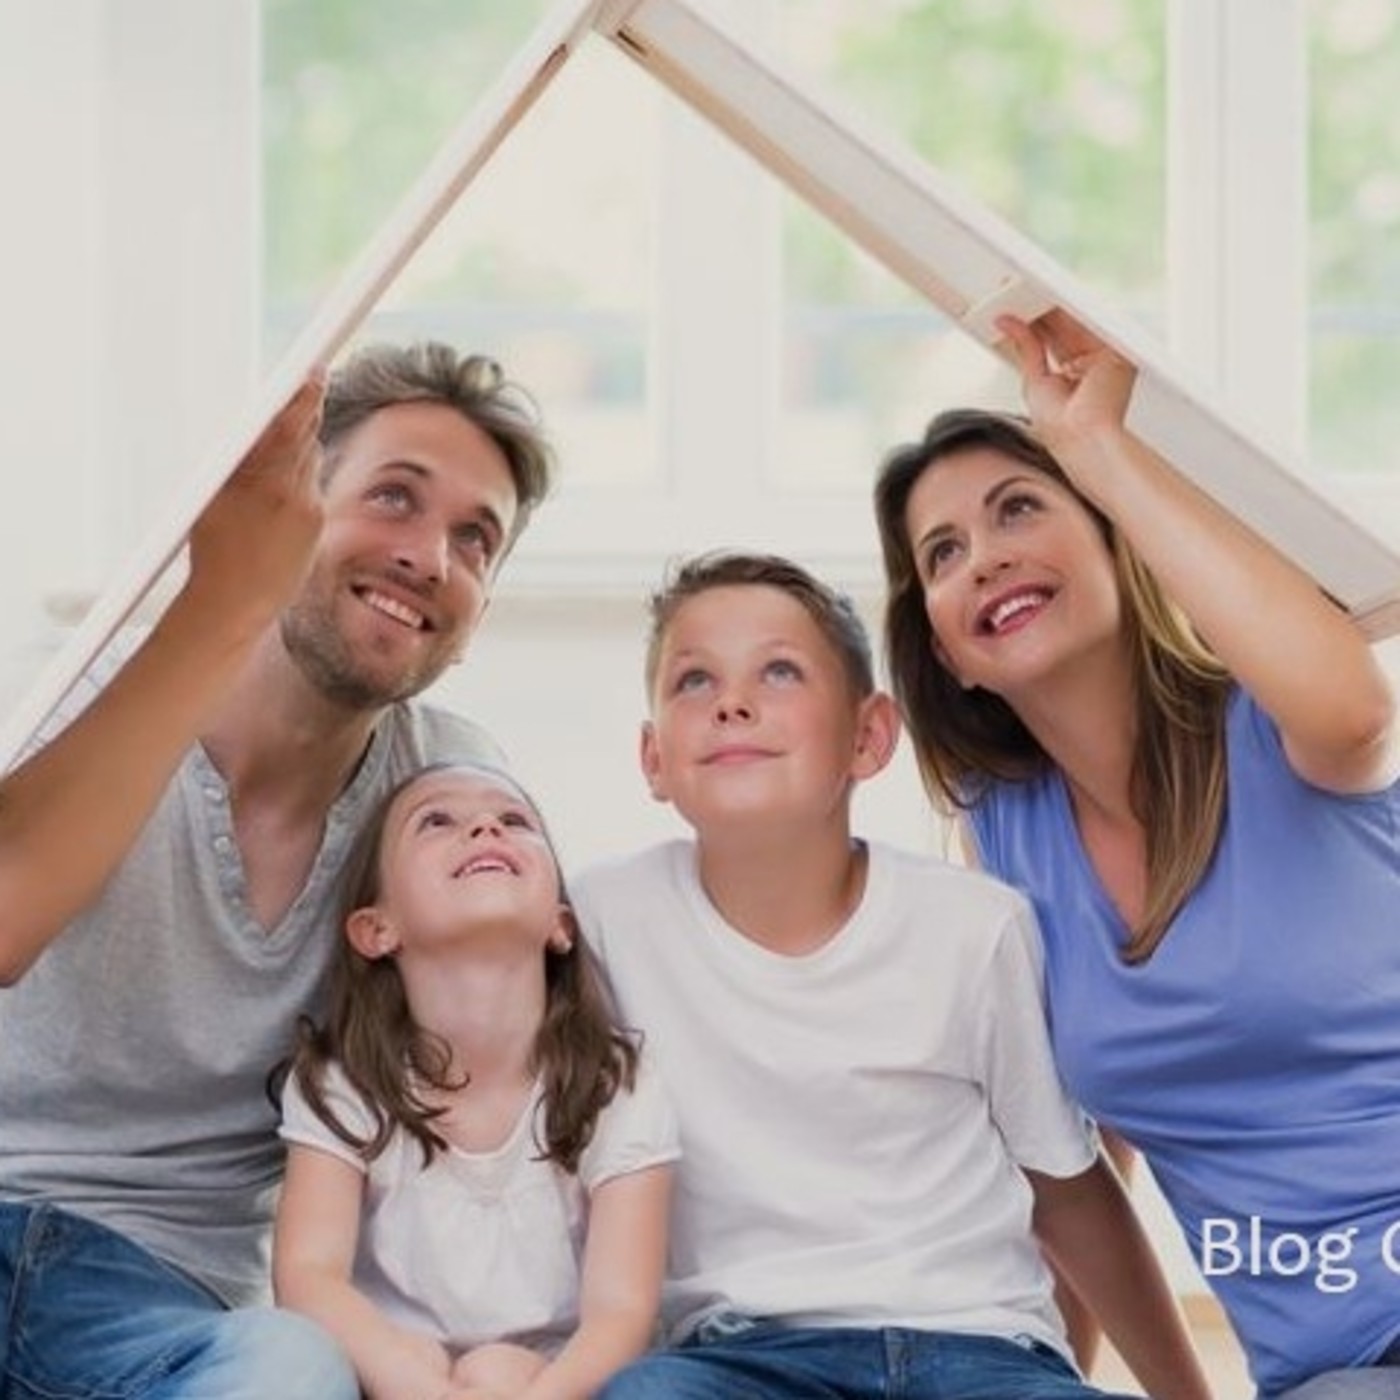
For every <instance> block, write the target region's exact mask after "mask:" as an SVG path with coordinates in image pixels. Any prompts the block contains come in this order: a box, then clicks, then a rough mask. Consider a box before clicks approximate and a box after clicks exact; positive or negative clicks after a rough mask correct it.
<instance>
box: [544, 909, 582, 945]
mask: <svg viewBox="0 0 1400 1400" xmlns="http://www.w3.org/2000/svg"><path fill="white" fill-rule="evenodd" d="M577 942H578V920H577V919H576V918H575V917H574V911H573V910H572V909H570V908H569V906H568V905H567V904H561V905H560V906H559V909H558V912H557V914H556V915H555V924H554V928H553V929H552V930H551V931H550V935H549V942H548V944H546V946H547V947H548V949H549V951H550V952H551V953H561V954H562V953H567V952H568V951H569V950H570V949H571V948H572V947H573V946H574V944H575V943H577Z"/></svg>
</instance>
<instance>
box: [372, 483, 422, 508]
mask: <svg viewBox="0 0 1400 1400" xmlns="http://www.w3.org/2000/svg"><path fill="white" fill-rule="evenodd" d="M369 499H370V500H371V501H373V502H374V503H375V505H381V506H386V507H387V508H388V509H390V510H395V511H406V510H408V509H409V508H410V507H411V506H412V505H413V492H412V491H410V490H409V489H408V487H407V486H403V485H400V484H399V483H398V482H385V483H384V484H383V485H380V486H376V487H374V488H373V490H371V491H370V493H369Z"/></svg>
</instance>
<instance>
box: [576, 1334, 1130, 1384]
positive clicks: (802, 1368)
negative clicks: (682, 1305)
mask: <svg viewBox="0 0 1400 1400" xmlns="http://www.w3.org/2000/svg"><path fill="white" fill-rule="evenodd" d="M1103 1395H1104V1392H1103V1391H1101V1390H1095V1389H1094V1388H1093V1387H1092V1386H1090V1385H1086V1384H1085V1382H1084V1381H1083V1380H1081V1379H1080V1377H1079V1375H1078V1373H1077V1372H1076V1371H1075V1370H1074V1368H1073V1367H1072V1366H1071V1365H1070V1364H1069V1362H1067V1361H1066V1360H1065V1359H1064V1358H1063V1357H1061V1356H1060V1355H1059V1354H1058V1353H1057V1352H1055V1351H1053V1350H1052V1349H1051V1348H1050V1347H1047V1346H1044V1345H1042V1344H1041V1343H1039V1342H1032V1341H1030V1340H1029V1339H1020V1338H1018V1339H1016V1340H1011V1339H1008V1338H1003V1337H985V1336H971V1335H961V1334H958V1333H953V1332H920V1331H914V1330H912V1329H910V1328H903V1327H878V1328H877V1327H870V1328H864V1327H779V1326H771V1325H768V1324H765V1323H762V1322H752V1321H750V1320H748V1319H743V1318H733V1317H728V1316H726V1317H721V1318H717V1319H715V1321H714V1322H713V1323H709V1324H706V1325H705V1326H703V1327H701V1328H700V1330H699V1332H698V1333H697V1334H696V1335H695V1336H694V1337H692V1338H691V1339H689V1340H688V1341H686V1342H684V1343H682V1344H681V1345H680V1346H678V1347H673V1348H671V1349H670V1350H667V1351H658V1352H653V1353H652V1354H651V1355H650V1356H644V1357H643V1358H642V1359H641V1360H640V1361H636V1362H634V1363H633V1364H632V1365H631V1366H628V1367H627V1368H626V1369H625V1370H623V1371H619V1372H618V1374H617V1375H616V1376H614V1377H613V1379H612V1380H611V1381H610V1382H609V1383H608V1384H607V1385H606V1386H604V1387H603V1389H602V1390H601V1391H599V1392H598V1400H1085V1397H1090V1396H1093V1397H1102V1396H1103Z"/></svg>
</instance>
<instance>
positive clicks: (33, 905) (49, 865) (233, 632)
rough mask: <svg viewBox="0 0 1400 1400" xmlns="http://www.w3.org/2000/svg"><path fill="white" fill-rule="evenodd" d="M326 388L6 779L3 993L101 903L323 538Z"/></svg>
mask: <svg viewBox="0 0 1400 1400" xmlns="http://www.w3.org/2000/svg"><path fill="white" fill-rule="evenodd" d="M321 395H322V382H321V380H320V378H319V377H315V378H313V379H311V380H309V381H308V382H307V383H306V384H305V385H303V386H302V388H301V389H300V390H299V391H298V392H297V394H296V395H295V396H294V397H293V398H292V400H291V401H290V402H289V403H288V405H287V407H286V408H285V409H283V410H282V412H281V413H280V414H279V415H278V416H277V417H276V418H275V419H274V420H273V421H272V423H271V425H270V426H269V427H268V429H267V431H266V432H265V433H264V434H263V436H262V437H261V438H260V439H259V440H258V442H257V444H256V445H255V446H254V448H253V449H252V451H251V452H250V453H249V454H248V456H247V458H246V459H245V460H244V461H243V463H242V464H241V465H240V466H239V468H238V470H237V471H236V472H235V473H234V474H233V476H231V477H230V478H229V480H228V482H227V483H226V484H225V485H224V486H223V488H222V489H221V490H220V491H219V492H218V494H217V495H216V496H215V497H214V499H213V501H212V502H211V503H210V504H209V506H208V507H207V508H206V509H205V511H204V513H203V515H201V517H200V519H199V521H198V522H197V523H196V525H195V527H194V530H193V531H192V532H191V535H190V574H189V577H188V579H187V581H186V583H185V585H184V587H183V588H182V589H181V590H180V593H179V594H178V595H177V597H176V598H175V599H174V601H173V602H172V603H171V605H170V607H169V608H167V609H166V611H165V613H164V615H163V616H162V617H161V619H160V621H159V622H158V623H157V624H156V626H155V627H154V629H153V630H152V632H151V635H150V636H149V637H148V638H147V639H146V641H145V643H144V644H143V645H142V646H141V648H140V649H139V650H138V651H136V652H135V653H134V654H133V655H132V657H131V659H130V660H129V661H128V662H127V663H126V665H125V666H123V667H122V669H121V671H120V672H119V673H118V674H117V675H116V676H115V677H114V678H113V680H112V682H111V684H110V685H109V686H108V687H107V688H106V689H105V690H104V691H103V692H102V694H101V695H99V696H98V697H97V699H96V700H94V701H93V703H92V704H91V705H90V706H89V707H88V709H87V710H85V711H84V712H83V713H82V714H81V715H79V716H78V718H77V719H76V720H74V722H73V723H72V724H71V725H69V726H68V727H67V728H66V729H64V730H63V731H62V732H61V733H60V734H59V735H58V736H57V737H56V738H55V739H53V740H52V741H51V742H50V743H49V744H47V745H46V746H45V747H44V748H42V749H41V750H39V752H38V753H36V754H34V755H33V756H32V757H31V758H29V759H27V760H26V761H25V762H24V763H22V764H21V765H20V766H19V767H17V768H16V769H15V770H14V771H13V772H11V773H9V774H8V775H6V776H5V777H4V778H3V779H0V909H4V911H5V917H4V919H3V921H0V986H8V985H10V984H12V983H14V982H15V981H17V980H18V979H19V978H20V977H21V976H22V975H23V974H24V973H25V972H26V971H27V970H28V968H29V966H30V965H31V964H32V963H33V962H34V960H35V959H36V958H37V957H38V956H39V954H40V953H42V952H43V950H44V948H45V947H46V946H47V945H48V943H49V942H50V941H51V940H52V939H53V938H54V937H55V936H56V935H57V934H58V933H59V932H60V931H61V930H62V929H63V928H64V927H65V925H66V924H67V923H68V922H69V920H70V919H72V918H73V917H74V916H75V915H77V914H78V913H80V912H81V911H82V910H83V909H84V908H86V907H87V905H88V904H90V903H91V902H92V900H93V899H95V898H96V897H97V895H98V893H99V891H100V890H101V888H102V885H103V884H104V883H105V881H106V880H107V878H108V877H109V876H110V875H111V873H112V871H113V870H115V869H116V867H117V866H118V865H119V864H120V862H121V860H122V859H123V857H124V856H125V855H126V853H127V851H128V850H129V849H130V847H131V845H132V843H133V842H134V841H135V839H136V837H137V836H138V835H139V833H140V831H141V828H142V827H143V826H144V825H145V823H146V821H147V820H148V818H149V817H150V814H151V812H152V811H153V810H154V809H155V806H156V803H157V802H158V801H159V799H160V795H161V793H162V792H163V791H164V789H165V786H166V784H167V783H168V782H169V781H170V776H171V774H172V773H173V772H174V770H175V768H176V766H177V765H178V764H179V762H180V759H181V757H182V755H183V754H184V753H185V751H186V749H188V748H189V746H190V744H191V743H192V742H193V741H194V739H195V738H196V737H197V735H198V733H199V729H200V725H201V724H202V723H203V721H204V719H205V717H206V715H207V714H208V712H209V710H210V709H211V708H212V706H213V705H214V704H215V703H216V702H217V701H218V699H219V698H220V696H221V695H222V694H223V693H224V691H225V689H226V688H227V686H228V684H229V682H230V681H231V680H232V679H233V678H234V677H235V676H236V675H237V674H238V671H239V670H240V669H241V667H242V666H243V664H244V663H245V661H246V659H247V656H248V653H249V651H250V650H251V648H252V645H253V642H254V641H255V640H256V639H257V637H258V636H260V635H261V633H262V632H263V631H264V629H265V628H266V627H267V626H268V624H269V623H270V622H271V621H272V620H273V618H274V617H275V616H276V615H277V612H278V611H279V610H280V608H281V607H282V605H283V603H284V602H285V601H286V599H287V598H288V597H289V596H290V595H291V594H292V593H293V592H294V591H295V589H296V588H297V587H298V586H299V584H300V582H301V579H302V576H303V575H304V573H305V571H306V566H307V562H308V560H309V559H310V555H311V549H312V547H313V545H314V544H315V541H316V538H317V536H318V534H319V532H320V522H321V513H320V503H319V499H318V491H317V483H316V473H317V467H318V464H319V460H320V451H319V447H318V444H317V440H316V433H317V429H318V426H319V423H320V414H321Z"/></svg>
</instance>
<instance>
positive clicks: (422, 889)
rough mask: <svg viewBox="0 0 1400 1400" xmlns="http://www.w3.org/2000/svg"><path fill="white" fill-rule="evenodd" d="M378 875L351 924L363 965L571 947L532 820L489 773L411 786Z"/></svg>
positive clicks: (393, 814)
mask: <svg viewBox="0 0 1400 1400" xmlns="http://www.w3.org/2000/svg"><path fill="white" fill-rule="evenodd" d="M379 870H380V893H379V898H378V900H377V901H376V903H375V904H374V905H373V906H372V907H371V908H370V909H367V910H357V911H356V913H355V914H352V915H351V920H350V928H349V933H350V937H351V940H352V942H354V943H355V945H356V947H358V948H359V950H360V951H361V952H362V953H365V955H366V956H370V957H383V956H384V955H385V954H387V953H401V954H408V953H410V952H411V953H414V954H422V955H424V956H431V955H432V954H433V953H434V952H435V951H436V950H440V949H444V948H450V947H453V946H455V945H457V944H459V943H460V942H461V940H462V939H463V938H466V939H468V940H469V941H470V942H471V943H472V944H473V945H474V946H477V947H482V946H484V945H485V944H486V943H487V942H488V941H489V940H492V939H500V938H502V937H504V938H506V939H508V940H509V941H510V943H511V945H517V944H523V945H525V946H529V947H533V948H534V949H535V950H536V951H542V950H543V949H544V948H545V947H550V946H552V947H556V948H559V949H560V950H561V951H562V950H563V949H566V948H567V947H568V944H569V930H568V914H567V911H566V910H565V909H564V907H563V905H562V904H561V899H560V883H559V869H558V865H557V863H556V861H555V858H554V852H553V850H552V849H551V848H550V845H549V840H548V838H547V837H546V835H545V832H544V827H543V824H542V823H541V821H540V817H539V814H538V813H537V812H536V811H535V809H534V807H533V806H532V805H531V803H530V802H529V801H528V800H527V799H526V798H525V796H524V794H523V793H521V792H520V790H519V789H518V788H516V787H514V786H513V785H512V784H511V783H510V782H509V781H508V780H506V779H504V778H502V777H499V776H497V775H495V774H490V773H485V772H482V771H479V770H476V769H471V768H450V769H442V770H439V771H435V772H431V773H426V774H424V775H423V776H422V777H421V778H419V779H417V780H416V781H414V782H412V783H410V784H409V785H408V786H407V787H406V788H405V789H404V790H403V791H402V792H401V793H399V795H398V797H397V798H395V800H394V804H393V806H392V808H391V809H390V811H389V815H388V819H387V820H386V822H385V824H384V835H383V839H382V841H381V844H380V854H379ZM361 915H365V916H366V917H364V918H360V916H361ZM362 940H363V943H362ZM366 943H367V944H368V946H364V944H366Z"/></svg>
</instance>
